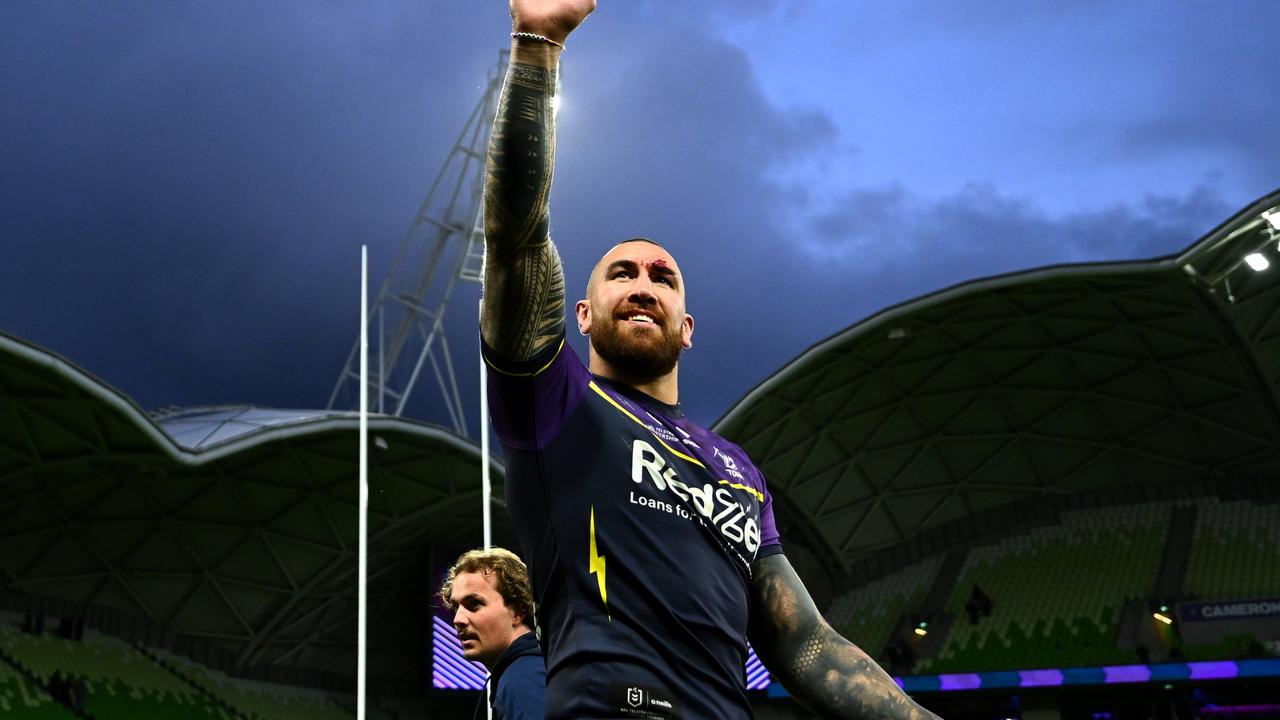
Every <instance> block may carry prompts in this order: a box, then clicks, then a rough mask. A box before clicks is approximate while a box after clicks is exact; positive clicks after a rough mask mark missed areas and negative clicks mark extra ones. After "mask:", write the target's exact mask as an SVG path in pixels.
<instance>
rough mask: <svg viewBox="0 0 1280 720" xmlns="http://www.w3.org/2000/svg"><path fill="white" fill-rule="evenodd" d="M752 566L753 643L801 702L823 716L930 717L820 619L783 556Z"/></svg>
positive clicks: (910, 719) (866, 718)
mask: <svg viewBox="0 0 1280 720" xmlns="http://www.w3.org/2000/svg"><path fill="white" fill-rule="evenodd" d="M752 570H753V573H752V580H751V625H750V631H749V632H750V637H751V644H752V645H753V646H754V647H755V649H756V652H758V653H759V654H760V659H761V660H763V661H764V664H765V666H766V667H767V668H769V671H770V672H772V673H773V674H774V675H775V676H777V677H778V678H779V679H780V680H781V681H782V686H783V687H785V688H786V689H787V690H789V691H790V692H791V693H792V694H793V695H795V696H796V698H798V699H799V700H800V702H802V703H803V704H804V705H805V706H806V707H808V708H809V709H810V710H814V711H816V712H817V713H819V715H820V716H821V717H824V718H828V717H829V718H856V719H857V720H872V718H877V719H878V718H884V719H885V720H889V719H893V720H924V719H925V718H935V719H936V717H937V716H936V715H934V714H933V713H931V712H929V711H928V710H925V709H924V708H922V707H920V706H919V705H917V704H915V702H913V701H912V700H911V698H909V697H907V695H906V693H904V692H902V690H901V688H899V687H898V684H897V683H895V682H894V681H893V678H891V677H889V675H888V674H887V673H886V672H885V671H884V670H882V669H880V666H879V665H877V664H876V662H875V660H872V659H871V658H870V657H868V656H867V654H866V653H864V652H863V651H862V650H860V649H858V646H857V645H854V644H853V643H851V642H849V641H848V640H845V639H844V638H842V637H840V634H839V633H837V632H836V631H835V630H833V629H832V628H831V626H830V625H828V624H827V621H826V620H823V619H822V616H821V615H820V614H819V613H818V608H817V606H815V605H814V603H813V599H812V598H810V597H809V591H808V590H806V589H805V587H804V583H802V582H801V581H800V576H798V575H796V571H795V570H794V569H792V567H791V563H790V562H789V561H788V560H787V557H786V556H785V555H771V556H769V557H766V558H762V559H760V560H758V561H757V562H756V563H755V565H754V567H753V568H752Z"/></svg>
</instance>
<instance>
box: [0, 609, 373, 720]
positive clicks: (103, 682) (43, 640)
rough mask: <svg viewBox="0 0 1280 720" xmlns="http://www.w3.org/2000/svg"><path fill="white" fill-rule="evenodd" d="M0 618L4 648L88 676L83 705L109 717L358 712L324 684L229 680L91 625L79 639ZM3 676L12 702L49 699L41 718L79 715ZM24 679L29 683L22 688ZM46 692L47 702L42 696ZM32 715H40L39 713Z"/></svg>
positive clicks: (17, 657)
mask: <svg viewBox="0 0 1280 720" xmlns="http://www.w3.org/2000/svg"><path fill="white" fill-rule="evenodd" d="M3 621H4V622H3V623H0V650H3V652H4V654H5V657H7V658H12V660H13V661H14V662H15V663H16V664H17V666H18V667H21V668H22V669H23V670H25V671H27V672H28V673H29V674H30V676H31V678H33V679H34V680H35V681H36V682H38V683H40V684H43V685H46V686H47V685H48V684H49V683H50V682H51V680H52V679H53V678H54V677H55V673H58V674H59V676H60V677H62V678H66V679H68V680H69V681H70V682H72V683H74V682H76V681H79V680H83V685H84V691H85V694H84V698H83V708H84V710H85V712H86V713H88V715H89V716H91V717H94V718H98V719H99V720H104V719H106V718H146V717H154V718H171V717H192V718H201V717H213V718H245V719H247V720H347V719H349V718H351V717H354V713H353V712H352V711H350V710H348V709H346V708H344V707H342V706H341V705H339V704H338V703H337V702H336V701H335V699H334V698H332V697H330V696H329V695H327V694H326V693H324V692H322V691H318V690H310V689H304V688H294V687H290V686H286V685H279V684H272V683H261V682H255V681H252V680H240V679H237V678H231V677H229V676H227V675H225V674H222V673H218V672H215V671H212V670H210V669H208V668H205V667H203V666H201V665H199V664H197V663H195V662H193V661H191V660H187V659H186V658H183V657H180V656H178V655H174V654H172V653H169V652H166V651H164V650H156V649H147V648H141V647H132V646H130V645H129V644H128V643H126V642H124V641H122V640H119V639H116V638H112V637H109V636H107V635H103V634H101V633H98V632H95V631H93V630H86V631H85V633H84V636H83V638H82V639H80V640H67V639H64V638H61V637H56V636H54V635H53V634H50V633H41V634H29V633H25V632H23V631H22V630H20V629H19V628H18V624H19V622H20V621H19V619H18V617H17V616H14V615H11V614H5V616H4V617H3ZM3 667H5V668H6V669H7V670H8V672H6V674H5V675H4V676H2V677H0V698H4V700H3V702H6V703H8V704H9V705H12V706H14V707H16V706H17V703H22V705H23V707H26V708H40V710H39V711H40V712H45V710H44V709H43V708H44V706H45V705H50V707H49V708H48V711H47V714H45V715H41V717H45V716H47V717H64V716H65V717H75V714H74V713H71V712H70V711H69V710H67V709H65V708H63V707H62V705H60V704H59V703H57V702H56V701H54V700H53V699H52V698H50V697H49V696H48V694H47V693H45V692H44V691H43V690H42V689H40V688H38V687H36V686H35V684H34V683H32V682H30V681H29V680H27V678H24V677H23V676H22V674H21V673H20V672H18V671H17V670H16V669H15V668H13V667H9V666H8V665H5V666H3ZM24 683H25V686H24ZM42 698H43V700H42ZM33 717H34V715H33Z"/></svg>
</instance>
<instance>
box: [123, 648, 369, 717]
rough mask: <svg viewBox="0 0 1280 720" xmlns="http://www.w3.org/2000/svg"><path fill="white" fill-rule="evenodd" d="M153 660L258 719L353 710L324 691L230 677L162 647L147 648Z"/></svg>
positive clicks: (340, 714)
mask: <svg viewBox="0 0 1280 720" xmlns="http://www.w3.org/2000/svg"><path fill="white" fill-rule="evenodd" d="M148 652H149V653H150V654H151V655H152V656H153V657H154V658H155V659H156V661H157V662H158V663H159V664H161V665H163V666H164V667H167V668H169V669H171V670H172V671H173V672H174V673H175V674H177V675H179V676H181V677H183V678H185V679H186V680H188V681H189V682H190V683H192V684H193V685H195V686H197V687H199V688H201V689H202V690H204V691H205V692H208V693H209V694H210V695H212V696H214V697H217V698H220V699H222V700H223V701H225V702H226V703H228V704H229V705H231V706H232V707H234V708H236V709H237V710H239V711H241V712H244V713H246V714H247V715H248V716H249V717H251V718H255V719H259V720H295V719H296V720H349V718H352V717H355V713H354V712H351V711H350V710H348V709H346V708H344V707H341V706H340V705H338V704H337V703H336V702H335V701H334V699H332V698H331V697H330V696H329V695H327V694H326V693H324V692H322V691H319V690H312V689H308V688H298V687H290V686H287V685H279V684H275V683H262V682H255V681H253V680H242V679H240V678H233V677H231V676H229V675H226V674H225V673H220V672H216V671H213V670H210V669H208V668H206V667H204V666H202V665H199V664H198V663H195V662H192V661H191V660H188V659H186V658H184V657H181V656H179V655H174V654H173V653H169V652H166V651H164V650H149V651H148Z"/></svg>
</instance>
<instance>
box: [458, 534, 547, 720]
mask: <svg viewBox="0 0 1280 720" xmlns="http://www.w3.org/2000/svg"><path fill="white" fill-rule="evenodd" d="M440 599H441V600H442V601H443V602H444V604H445V607H447V608H448V609H449V610H450V611H451V612H452V613H453V627H454V629H455V630H457V632H458V640H459V641H461V643H462V655H463V657H465V658H467V659H468V660H473V661H475V662H479V663H481V664H483V665H484V666H485V667H486V668H487V669H488V670H489V697H488V698H487V699H486V700H487V702H489V703H491V704H492V705H493V717H494V720H542V717H543V714H544V712H545V710H544V706H545V703H546V689H547V684H546V682H547V681H546V678H547V670H546V665H545V663H544V661H543V658H542V649H541V648H540V647H538V641H537V639H536V638H535V637H534V634H533V633H532V632H530V630H532V629H533V596H532V593H531V591H530V589H529V571H528V569H526V568H525V565H524V563H523V562H522V561H521V560H520V558H519V557H517V556H516V554H515V553H513V552H511V551H510V550H504V549H503V548H497V547H495V548H490V549H488V550H469V551H467V552H465V553H463V554H462V555H461V556H460V557H459V558H458V561H457V562H455V563H454V564H453V567H451V568H449V574H448V576H447V577H446V578H445V581H444V585H443V586H442V587H441V588H440ZM486 715H487V713H486V712H485V703H484V701H482V702H481V703H480V704H479V705H477V707H476V714H475V717H476V718H484V717H486Z"/></svg>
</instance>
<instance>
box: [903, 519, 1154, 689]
mask: <svg viewBox="0 0 1280 720" xmlns="http://www.w3.org/2000/svg"><path fill="white" fill-rule="evenodd" d="M1171 510H1172V504H1170V503H1150V504H1145V505H1136V506H1120V507H1111V508H1103V509H1099V510H1091V511H1074V512H1066V513H1063V515H1062V518H1061V522H1060V523H1059V524H1058V525H1055V526H1051V527H1044V528H1039V529H1037V530H1034V531H1032V532H1031V533H1030V534H1027V535H1021V536H1014V537H1008V538H1005V539H1004V540H1002V541H1000V542H999V543H997V544H995V545H991V546H986V547H977V548H974V549H973V550H972V551H971V552H970V554H969V557H968V559H967V560H966V562H965V568H964V569H963V570H962V572H961V576H960V581H959V582H958V583H957V584H956V586H955V589H954V590H953V591H952V593H951V594H950V596H949V597H948V600H947V603H946V610H947V612H948V613H950V614H951V616H952V617H955V618H957V620H956V622H955V623H954V624H953V625H952V629H951V632H950V634H949V635H948V637H947V638H946V641H945V642H944V644H943V647H942V649H941V650H940V651H939V653H938V655H937V657H936V658H926V659H924V660H922V661H921V662H920V663H919V664H918V666H917V668H916V670H917V672H950V671H953V670H959V669H963V670H1004V669H1018V668H1034V667H1064V666H1072V665H1099V664H1107V663H1115V662H1125V661H1127V660H1129V659H1130V658H1131V657H1132V653H1131V651H1129V650H1125V649H1120V648H1117V647H1116V646H1115V633H1116V623H1117V620H1118V617H1119V613H1120V609H1121V608H1122V607H1123V605H1124V603H1125V602H1126V601H1128V600H1133V599H1141V598H1146V597H1148V596H1149V595H1150V593H1151V589H1152V587H1153V586H1154V584H1155V580H1156V573H1157V572H1158V568H1159V563H1160V556H1161V551H1162V549H1163V545H1164V529H1165V527H1166V525H1167V524H1168V519H1169V515H1170V512H1171ZM974 585H978V586H979V587H981V588H982V590H983V591H984V592H985V593H986V594H987V595H988V596H990V597H991V599H992V601H993V605H994V610H993V612H992V614H991V617H989V618H984V619H982V620H980V621H979V622H978V623H977V624H971V623H970V622H968V620H967V619H965V612H964V603H965V601H966V600H967V599H968V598H969V596H970V593H971V592H972V588H973V587H974Z"/></svg>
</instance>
